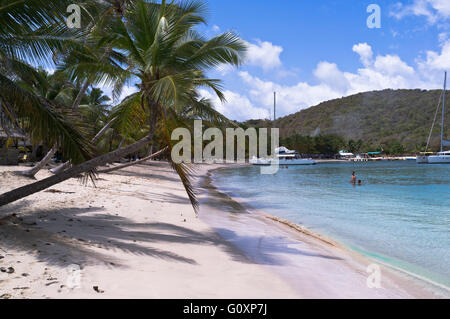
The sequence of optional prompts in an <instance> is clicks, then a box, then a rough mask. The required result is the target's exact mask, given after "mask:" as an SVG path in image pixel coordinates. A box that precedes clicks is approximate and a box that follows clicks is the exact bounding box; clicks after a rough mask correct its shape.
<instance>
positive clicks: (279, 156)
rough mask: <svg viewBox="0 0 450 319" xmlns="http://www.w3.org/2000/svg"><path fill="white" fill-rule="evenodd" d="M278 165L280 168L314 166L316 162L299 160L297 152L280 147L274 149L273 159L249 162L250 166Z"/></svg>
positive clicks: (255, 159)
mask: <svg viewBox="0 0 450 319" xmlns="http://www.w3.org/2000/svg"><path fill="white" fill-rule="evenodd" d="M277 161H278V164H279V165H281V166H290V165H315V164H317V162H316V161H315V160H313V159H312V158H301V157H300V154H299V153H298V152H297V151H291V150H289V149H287V148H286V147H284V146H281V147H279V148H277V149H275V156H274V157H267V158H256V157H253V158H252V159H251V160H250V164H252V165H272V164H276V162H277Z"/></svg>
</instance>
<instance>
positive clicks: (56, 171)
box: [50, 161, 70, 174]
mask: <svg viewBox="0 0 450 319" xmlns="http://www.w3.org/2000/svg"><path fill="white" fill-rule="evenodd" d="M69 167H70V161H67V162H65V163H62V164H61V165H58V166H57V167H55V168H52V169H51V170H50V172H51V173H53V174H59V173H61V172H62V171H64V170H66V169H67V168H69Z"/></svg>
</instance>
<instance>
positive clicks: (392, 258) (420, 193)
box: [213, 161, 450, 288]
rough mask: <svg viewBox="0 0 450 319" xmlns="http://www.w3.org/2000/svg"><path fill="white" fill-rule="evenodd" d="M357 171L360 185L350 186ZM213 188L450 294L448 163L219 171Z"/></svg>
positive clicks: (342, 164)
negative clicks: (268, 172)
mask: <svg viewBox="0 0 450 319" xmlns="http://www.w3.org/2000/svg"><path fill="white" fill-rule="evenodd" d="M352 171H356V175H357V178H358V179H361V180H362V181H363V185H362V186H353V185H352V184H351V183H350V178H351V174H352ZM213 184H214V185H216V186H217V187H218V188H219V189H220V190H222V191H224V192H225V193H228V194H229V195H231V196H232V197H234V198H240V199H241V200H244V201H245V202H246V203H247V204H248V205H249V206H250V207H252V208H256V209H261V210H264V211H266V212H267V213H270V214H272V215H275V216H278V217H281V218H284V219H287V220H289V221H291V222H294V223H297V224H300V225H304V226H305V227H308V228H309V229H311V230H313V231H315V232H317V233H320V234H323V235H327V236H330V237H332V238H334V239H336V240H338V241H340V242H341V243H343V244H345V245H347V246H349V247H350V248H352V249H355V250H357V251H359V252H362V253H364V254H366V255H369V256H371V257H373V258H375V259H378V260H380V261H383V262H384V263H388V264H391V265H393V266H395V267H397V268H401V269H403V270H406V271H408V272H410V273H413V274H415V275H418V276H420V277H423V278H427V279H429V280H431V281H433V282H436V283H439V284H440V285H443V286H446V287H447V288H450V165H436V166H433V165H418V164H416V163H415V162H409V161H408V162H374V163H358V164H356V163H333V164H319V165H316V166H299V167H289V169H281V170H280V171H279V172H278V174H276V175H261V174H260V169H259V168H258V167H254V166H253V167H241V168H235V169H225V170H218V171H216V172H215V173H214V175H213Z"/></svg>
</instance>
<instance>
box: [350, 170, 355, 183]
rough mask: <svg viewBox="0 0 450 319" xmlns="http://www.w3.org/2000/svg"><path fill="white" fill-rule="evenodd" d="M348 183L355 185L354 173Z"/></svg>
mask: <svg viewBox="0 0 450 319" xmlns="http://www.w3.org/2000/svg"><path fill="white" fill-rule="evenodd" d="M350 183H352V184H353V185H356V173H355V172H353V173H352V179H351V180H350Z"/></svg>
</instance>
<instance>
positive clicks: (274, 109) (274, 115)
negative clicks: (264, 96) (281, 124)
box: [273, 92, 277, 122]
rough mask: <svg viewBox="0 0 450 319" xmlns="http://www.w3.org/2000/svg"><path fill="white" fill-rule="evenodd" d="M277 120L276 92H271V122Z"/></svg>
mask: <svg viewBox="0 0 450 319" xmlns="http://www.w3.org/2000/svg"><path fill="white" fill-rule="evenodd" d="M276 120H277V92H273V121H274V122H275V121H276Z"/></svg>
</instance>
